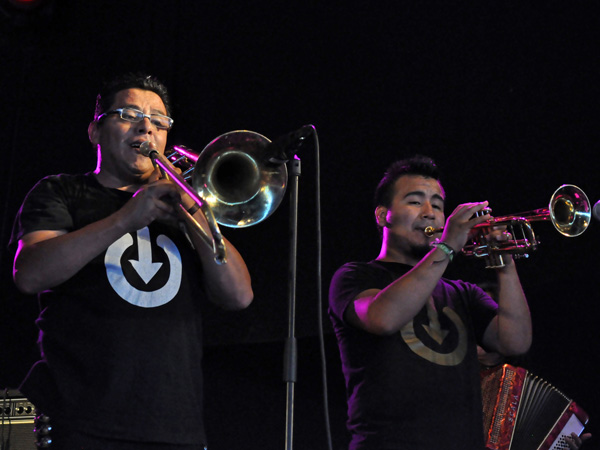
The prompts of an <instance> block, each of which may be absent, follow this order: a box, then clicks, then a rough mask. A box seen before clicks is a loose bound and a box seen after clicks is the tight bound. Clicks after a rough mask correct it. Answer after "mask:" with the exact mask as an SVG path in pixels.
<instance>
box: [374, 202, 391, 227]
mask: <svg viewBox="0 0 600 450" xmlns="http://www.w3.org/2000/svg"><path fill="white" fill-rule="evenodd" d="M387 213H388V209H387V208H386V207H385V206H382V205H379V206H378V207H377V208H375V221H376V222H377V225H379V226H380V227H388V226H389V225H390V223H389V222H388V221H387Z"/></svg>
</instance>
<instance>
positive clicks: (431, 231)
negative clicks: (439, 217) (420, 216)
mask: <svg viewBox="0 0 600 450" xmlns="http://www.w3.org/2000/svg"><path fill="white" fill-rule="evenodd" d="M441 232H442V229H441V228H433V227H427V228H425V229H424V230H423V233H425V236H427V237H431V236H433V235H434V234H437V233H441Z"/></svg>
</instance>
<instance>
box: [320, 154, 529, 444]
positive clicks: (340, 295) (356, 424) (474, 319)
mask: <svg viewBox="0 0 600 450" xmlns="http://www.w3.org/2000/svg"><path fill="white" fill-rule="evenodd" d="M444 199H445V193H444V190H443V188H442V185H441V183H440V181H439V173H438V169H437V167H436V165H435V164H434V162H433V161H432V160H430V159H428V158H425V157H414V158H411V159H408V160H404V161H399V162H396V163H395V164H393V165H392V166H390V168H389V169H388V171H387V172H386V174H385V176H384V177H383V179H382V180H381V182H380V183H379V185H378V187H377V190H376V193H375V220H376V223H377V226H378V227H379V229H380V231H381V237H382V244H381V251H380V253H379V255H378V256H377V258H376V259H375V260H373V261H371V262H368V263H348V264H345V265H344V266H342V267H341V268H340V269H339V270H338V271H337V272H336V274H335V275H334V277H333V280H332V283H331V287H330V298H329V306H330V310H329V311H330V318H331V320H332V323H333V327H334V329H335V332H336V336H337V339H338V344H339V349H340V354H341V359H342V366H343V371H344V376H345V380H346V388H347V399H348V416H349V418H348V422H347V426H348V429H349V431H350V433H351V443H350V449H351V450H359V449H360V450H367V449H368V450H375V449H376V450H384V449H385V450H391V449H398V450H399V449H407V448H413V449H419V450H440V449H444V450H451V449H457V450H464V449H483V448H484V440H483V424H482V406H481V405H482V403H481V392H480V379H479V363H478V359H477V344H479V345H481V346H482V347H483V348H485V349H486V350H489V351H495V352H498V353H501V354H503V355H516V354H522V353H524V352H527V350H528V349H529V347H530V345H531V335H532V331H531V318H530V314H529V308H528V305H527V300H526V298H525V295H524V293H523V290H522V288H521V283H520V281H519V277H518V274H517V270H516V267H515V264H514V261H513V260H512V257H510V256H507V257H505V258H504V259H505V262H506V265H505V266H504V267H502V268H498V269H496V273H497V278H498V285H499V298H498V302H497V303H496V302H495V301H494V300H493V299H492V298H491V297H490V296H489V295H487V294H486V293H485V292H484V291H483V290H481V289H480V288H478V287H477V286H475V285H473V284H469V283H466V282H463V281H451V280H447V279H444V278H442V275H443V273H444V271H445V270H446V268H447V266H448V264H450V263H451V261H452V259H453V257H454V255H455V254H456V252H458V251H460V249H461V248H463V246H464V245H465V244H466V242H467V239H468V237H469V233H470V232H471V230H472V229H473V227H474V226H476V225H478V224H480V223H483V222H485V221H488V220H489V219H490V216H489V214H483V215H480V216H477V215H476V213H478V212H480V211H483V210H484V209H486V208H487V207H488V202H487V201H486V202H476V203H467V204H462V205H459V206H458V207H457V208H456V209H455V210H454V211H453V212H452V214H451V215H450V216H449V217H448V219H447V220H445V216H444ZM429 226H431V227H433V228H440V227H443V232H442V234H441V237H439V238H438V239H434V238H433V237H428V236H427V235H426V234H425V232H424V230H425V229H426V228H427V227H429ZM488 239H506V236H505V235H503V234H502V230H493V231H491V232H490V234H489V236H488Z"/></svg>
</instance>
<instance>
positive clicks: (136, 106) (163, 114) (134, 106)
mask: <svg viewBox="0 0 600 450" xmlns="http://www.w3.org/2000/svg"><path fill="white" fill-rule="evenodd" d="M121 108H131V109H136V110H138V111H142V108H140V106H139V105H134V104H128V105H125V106H121ZM142 112H144V111H142ZM150 114H160V115H161V116H165V117H168V116H167V113H166V112H162V111H161V110H159V109H153V110H152V111H151V112H150Z"/></svg>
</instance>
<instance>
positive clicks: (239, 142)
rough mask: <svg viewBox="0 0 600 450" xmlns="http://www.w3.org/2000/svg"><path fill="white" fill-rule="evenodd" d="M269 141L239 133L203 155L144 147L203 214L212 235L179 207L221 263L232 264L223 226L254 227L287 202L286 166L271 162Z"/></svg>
mask: <svg viewBox="0 0 600 450" xmlns="http://www.w3.org/2000/svg"><path fill="white" fill-rule="evenodd" d="M270 143H271V141H270V140H269V139H267V138H266V137H264V136H263V135H261V134H258V133H255V132H253V131H247V130H236V131H230V132H228V133H225V134H223V135H221V136H219V137H217V138H216V139H214V140H213V141H211V142H210V143H209V144H208V145H207V146H206V147H205V148H204V149H203V150H202V152H200V153H199V154H198V153H196V152H194V151H193V150H191V149H189V148H187V147H185V146H173V147H171V148H169V149H168V150H166V151H165V155H161V154H159V153H158V151H156V150H155V149H153V148H151V147H150V144H149V143H148V142H144V143H142V145H141V146H140V151H141V153H142V154H143V155H145V156H147V157H149V158H150V159H152V162H153V164H154V165H155V166H157V167H159V168H160V171H161V173H162V175H163V177H165V178H167V179H170V180H172V181H174V182H175V183H176V184H177V185H179V187H181V189H183V190H184V191H185V192H186V193H187V194H188V195H189V196H190V197H191V198H192V200H194V202H195V203H196V205H197V206H198V207H199V208H200V210H201V211H202V213H203V215H204V217H205V218H206V221H207V222H208V227H209V230H210V235H209V234H208V233H206V232H205V231H204V229H203V228H202V226H200V224H199V223H198V222H197V221H196V220H195V219H194V218H193V217H192V216H191V215H190V214H189V213H188V212H187V210H186V209H185V208H184V207H183V205H181V204H180V205H179V207H180V209H181V211H182V213H183V214H184V216H185V217H186V221H185V223H186V225H188V226H187V227H186V228H187V229H188V230H190V229H191V231H193V232H194V233H195V234H196V235H197V236H199V237H200V238H201V239H202V241H203V242H204V243H205V244H206V245H208V246H209V247H211V248H212V249H213V253H214V255H215V262H216V263H217V264H225V263H226V262H227V254H226V248H225V243H224V239H223V236H222V235H221V231H220V228H219V224H221V225H223V226H227V227H231V228H242V227H248V226H251V225H255V224H257V223H260V222H262V221H263V220H265V219H266V218H267V217H269V216H270V215H271V214H272V213H273V212H274V211H275V210H276V209H277V207H278V206H279V204H280V203H281V200H282V199H283V195H284V194H285V190H286V187H287V166H286V165H285V164H270V163H268V161H267V158H266V156H265V150H266V148H267V146H268V145H269V144H270ZM171 165H173V166H175V167H177V168H179V169H180V170H181V174H179V173H178V172H176V171H174V170H173V169H172V168H171ZM190 180H191V185H190V183H189V182H190Z"/></svg>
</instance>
